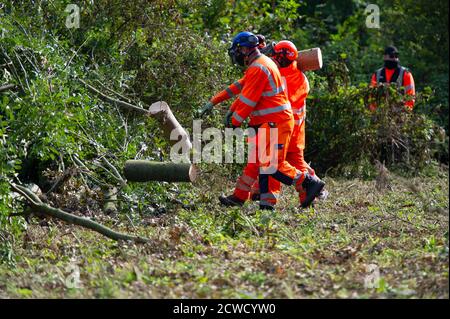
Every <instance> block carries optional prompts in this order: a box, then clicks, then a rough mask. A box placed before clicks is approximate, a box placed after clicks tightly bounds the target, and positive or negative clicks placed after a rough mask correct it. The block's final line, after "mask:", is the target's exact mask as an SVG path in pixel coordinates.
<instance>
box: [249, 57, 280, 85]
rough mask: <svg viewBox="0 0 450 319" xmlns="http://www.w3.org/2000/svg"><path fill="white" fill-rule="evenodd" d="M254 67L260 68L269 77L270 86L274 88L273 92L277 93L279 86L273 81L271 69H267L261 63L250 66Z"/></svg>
mask: <svg viewBox="0 0 450 319" xmlns="http://www.w3.org/2000/svg"><path fill="white" fill-rule="evenodd" d="M252 66H254V67H257V68H260V69H261V70H262V71H263V72H264V73H265V74H266V75H267V78H268V79H269V84H270V86H271V87H272V91H276V89H277V86H276V85H275V81H274V80H273V77H272V74H271V73H270V71H269V69H267V68H266V67H265V66H264V65H262V64H259V63H254V64H252V65H250V67H252Z"/></svg>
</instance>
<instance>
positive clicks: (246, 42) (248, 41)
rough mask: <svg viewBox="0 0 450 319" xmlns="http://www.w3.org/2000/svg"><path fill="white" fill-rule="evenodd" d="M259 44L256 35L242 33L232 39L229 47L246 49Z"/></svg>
mask: <svg viewBox="0 0 450 319" xmlns="http://www.w3.org/2000/svg"><path fill="white" fill-rule="evenodd" d="M258 44H259V39H258V37H257V36H256V35H254V34H253V33H251V32H248V31H244V32H240V33H238V34H237V35H236V36H235V37H234V39H233V44H232V45H231V47H232V48H236V47H239V46H241V47H248V48H255V47H257V46H258Z"/></svg>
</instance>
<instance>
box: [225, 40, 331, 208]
mask: <svg viewBox="0 0 450 319" xmlns="http://www.w3.org/2000/svg"><path fill="white" fill-rule="evenodd" d="M257 45H258V38H257V37H256V36H255V35H254V34H252V33H250V32H241V33H239V34H238V35H237V36H236V37H235V38H234V40H233V45H232V47H231V48H230V49H229V54H230V57H231V58H232V61H233V62H234V63H235V64H239V65H241V66H247V69H246V71H245V74H244V77H243V78H242V81H241V82H240V83H242V85H243V87H242V90H241V94H240V95H239V97H238V98H237V99H236V100H235V101H234V103H233V104H232V105H231V108H230V111H229V112H228V113H227V116H226V123H227V126H228V127H239V126H240V125H241V124H242V122H243V121H244V120H245V119H246V118H247V117H249V119H250V121H249V126H251V127H257V128H258V131H257V134H256V136H255V138H254V141H255V146H256V150H255V154H257V155H258V156H255V157H256V158H255V161H254V162H249V163H248V164H247V166H246V167H245V169H244V172H243V175H242V176H241V177H240V178H239V180H238V182H237V186H239V184H240V183H241V181H242V179H243V178H244V179H245V180H246V182H245V184H246V185H249V186H251V185H252V184H253V183H254V182H255V181H256V178H257V177H258V176H259V185H260V208H262V209H273V207H274V205H275V204H276V201H277V198H278V195H279V191H280V187H279V182H282V183H284V184H286V185H295V188H296V190H297V191H299V192H300V191H301V190H305V192H306V196H305V201H304V202H303V203H302V207H307V206H309V205H310V204H311V202H312V201H313V200H314V198H315V197H316V196H317V195H318V194H319V193H320V191H321V190H322V189H323V186H324V183H323V182H322V181H321V180H319V179H318V178H317V177H316V176H314V175H311V174H310V173H309V172H302V171H300V170H298V169H296V168H295V167H294V166H292V165H291V164H289V163H288V162H287V161H286V154H287V150H288V146H289V141H290V139H291V136H292V132H293V128H294V117H293V114H292V110H291V106H290V103H289V100H288V98H287V96H286V94H285V92H284V88H283V85H282V79H281V74H280V72H279V70H278V67H277V65H276V64H275V62H274V61H272V60H271V59H270V58H268V57H267V56H265V55H263V54H261V53H260V52H259V50H258V49H257ZM271 129H274V130H271ZM272 131H276V133H277V134H276V140H273V139H272V137H273V136H274V135H273V134H272ZM260 154H266V155H267V157H268V158H266V159H262V158H261V157H260V156H259V155H260ZM220 201H221V203H222V204H225V205H239V204H242V203H243V201H242V200H241V199H240V198H238V197H236V196H235V195H230V196H227V197H225V196H221V197H220Z"/></svg>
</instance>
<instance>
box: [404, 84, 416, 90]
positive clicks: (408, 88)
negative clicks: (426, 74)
mask: <svg viewBox="0 0 450 319" xmlns="http://www.w3.org/2000/svg"><path fill="white" fill-rule="evenodd" d="M412 89H414V85H407V86H405V91H409V90H412Z"/></svg>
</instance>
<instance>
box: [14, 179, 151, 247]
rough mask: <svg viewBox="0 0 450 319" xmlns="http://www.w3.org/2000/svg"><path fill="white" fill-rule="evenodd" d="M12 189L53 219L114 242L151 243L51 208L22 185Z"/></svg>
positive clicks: (148, 240) (143, 238)
mask: <svg viewBox="0 0 450 319" xmlns="http://www.w3.org/2000/svg"><path fill="white" fill-rule="evenodd" d="M10 185H11V188H12V189H13V190H14V191H15V192H17V193H19V194H20V195H21V196H22V197H24V198H25V199H26V200H27V201H28V203H29V204H30V205H31V207H32V208H33V209H35V210H36V211H37V212H39V213H41V214H43V215H47V216H50V217H53V218H57V219H61V220H63V221H65V222H67V223H69V224H74V225H78V226H82V227H85V228H88V229H91V230H94V231H96V232H98V233H100V234H102V235H104V236H106V237H108V238H111V239H114V240H130V241H134V242H136V243H148V242H150V239H148V238H145V237H136V236H131V235H127V234H122V233H118V232H115V231H114V230H112V229H110V228H108V227H106V226H103V225H101V224H99V223H97V222H94V221H92V220H90V219H87V218H84V217H79V216H76V215H73V214H69V213H67V212H65V211H63V210H61V209H58V208H54V207H51V206H49V205H47V204H45V203H43V202H42V201H41V200H40V199H39V197H37V195H35V194H34V193H33V192H31V191H30V190H29V189H27V188H26V187H23V186H21V185H17V184H14V183H10Z"/></svg>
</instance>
